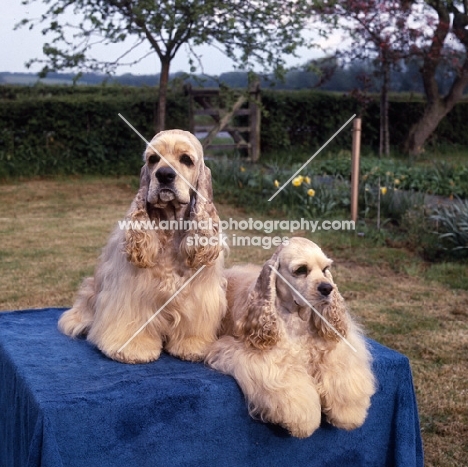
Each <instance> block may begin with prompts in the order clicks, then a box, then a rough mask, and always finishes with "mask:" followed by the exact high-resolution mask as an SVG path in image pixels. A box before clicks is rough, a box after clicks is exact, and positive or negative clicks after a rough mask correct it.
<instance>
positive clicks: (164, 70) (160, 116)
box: [156, 59, 171, 133]
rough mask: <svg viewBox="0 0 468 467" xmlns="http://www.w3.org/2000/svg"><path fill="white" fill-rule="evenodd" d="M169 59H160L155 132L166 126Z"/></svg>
mask: <svg viewBox="0 0 468 467" xmlns="http://www.w3.org/2000/svg"><path fill="white" fill-rule="evenodd" d="M170 64H171V62H170V60H166V59H161V75H160V78H159V95H158V110H157V114H156V133H159V132H160V131H163V130H164V129H165V127H166V104H167V89H168V86H169V67H170Z"/></svg>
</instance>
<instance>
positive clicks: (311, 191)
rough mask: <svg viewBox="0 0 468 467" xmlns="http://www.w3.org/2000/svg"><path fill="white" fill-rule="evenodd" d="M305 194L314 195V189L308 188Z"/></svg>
mask: <svg viewBox="0 0 468 467" xmlns="http://www.w3.org/2000/svg"><path fill="white" fill-rule="evenodd" d="M307 194H308V195H309V196H315V190H313V189H312V188H310V189H308V190H307Z"/></svg>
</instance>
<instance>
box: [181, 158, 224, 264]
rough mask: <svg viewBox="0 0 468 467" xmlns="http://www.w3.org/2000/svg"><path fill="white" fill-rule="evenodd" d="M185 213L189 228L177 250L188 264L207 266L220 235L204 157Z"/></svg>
mask: <svg viewBox="0 0 468 467" xmlns="http://www.w3.org/2000/svg"><path fill="white" fill-rule="evenodd" d="M188 217H189V219H190V221H191V228H190V229H189V230H188V231H187V233H186V235H185V237H184V238H183V239H182V242H181V246H180V251H181V253H182V255H183V256H184V257H185V261H186V263H187V265H188V266H189V267H191V268H197V267H199V266H201V265H206V266H210V265H211V264H213V263H214V262H215V261H216V259H217V258H218V256H219V254H220V252H221V251H222V250H223V242H222V241H221V239H220V238H219V216H218V213H217V211H216V208H215V205H214V203H213V188H212V183H211V170H210V169H209V167H207V166H206V165H205V163H204V162H203V160H202V161H201V164H200V169H199V173H198V179H197V185H196V193H194V194H193V198H192V200H191V209H190V212H189V215H188ZM213 237H215V238H213Z"/></svg>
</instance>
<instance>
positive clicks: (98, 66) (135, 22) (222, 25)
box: [20, 0, 311, 130]
mask: <svg viewBox="0 0 468 467" xmlns="http://www.w3.org/2000/svg"><path fill="white" fill-rule="evenodd" d="M34 1H38V0H25V1H24V2H23V3H24V4H29V3H32V2H34ZM43 2H44V3H45V4H47V5H48V10H47V12H46V13H45V14H44V15H42V17H41V18H39V19H38V20H36V21H31V20H26V19H24V20H23V21H22V22H21V23H20V26H25V25H29V27H30V28H32V27H35V26H37V25H39V24H45V28H44V29H43V33H44V34H52V35H53V40H52V42H51V43H48V44H45V45H44V48H43V51H44V54H45V56H46V58H45V59H41V60H39V59H35V60H32V61H31V62H30V63H29V64H31V63H36V62H39V63H43V64H44V67H43V69H42V72H41V74H42V76H45V75H46V74H47V73H48V72H50V71H56V70H67V69H68V70H76V71H79V72H83V71H104V72H106V73H112V72H113V71H115V69H116V67H117V66H118V65H119V64H120V63H121V62H122V60H123V59H124V58H125V57H126V56H127V55H128V54H129V53H130V52H132V51H133V50H135V49H137V48H138V47H140V46H141V45H142V44H146V45H148V44H149V46H150V49H151V51H150V53H155V54H156V55H157V56H158V58H159V61H160V65H161V73H160V81H159V97H158V103H159V104H158V113H157V125H156V129H157V130H161V129H164V127H165V115H166V94H167V91H168V84H169V70H170V64H171V61H172V59H173V58H174V57H175V55H176V54H177V52H178V51H179V49H180V47H181V46H182V45H183V44H187V46H188V47H189V49H190V50H193V47H194V46H197V45H201V44H211V45H214V46H216V47H218V48H219V49H220V50H222V51H223V52H224V53H225V54H226V55H227V56H228V57H230V58H231V59H233V60H234V61H235V62H236V63H240V65H239V68H241V69H246V70H250V69H252V68H253V66H254V64H259V65H260V66H262V67H263V68H264V69H265V70H272V71H273V72H275V73H281V71H282V70H283V68H284V55H285V54H293V53H294V52H295V50H296V48H297V47H298V46H300V45H303V44H304V43H305V39H304V38H303V36H302V29H303V25H304V23H305V22H306V21H307V19H308V7H309V6H310V3H311V2H310V0H309V1H307V0H253V1H252V0H249V1H244V0H222V1H221V0H166V1H162V2H155V1H154V0H43ZM70 11H71V12H73V13H74V15H75V17H76V18H77V20H76V22H75V23H73V24H71V23H68V22H67V21H65V20H64V19H63V18H66V17H67V16H66V14H67V13H68V12H70ZM128 38H133V39H134V41H135V42H134V44H133V45H132V46H128V47H127V48H126V49H125V50H124V51H123V52H122V53H121V54H120V55H119V56H118V57H116V58H115V59H113V60H109V61H104V60H98V59H96V58H93V57H92V56H91V55H90V54H91V53H92V50H93V49H94V48H95V47H96V46H98V45H109V44H118V43H123V42H124V41H125V40H127V39H128ZM146 55H148V53H147V54H146ZM146 55H145V56H146ZM142 58H143V57H142ZM195 58H196V56H195V55H193V56H192V58H191V59H190V62H191V65H192V71H194V69H195V67H194V63H195V61H194V60H195Z"/></svg>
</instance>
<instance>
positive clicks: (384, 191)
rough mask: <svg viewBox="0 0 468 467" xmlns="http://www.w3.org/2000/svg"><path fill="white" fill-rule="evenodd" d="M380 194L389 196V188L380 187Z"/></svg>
mask: <svg viewBox="0 0 468 467" xmlns="http://www.w3.org/2000/svg"><path fill="white" fill-rule="evenodd" d="M380 193H382V194H383V195H385V194H387V187H386V186H382V187H380Z"/></svg>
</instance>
